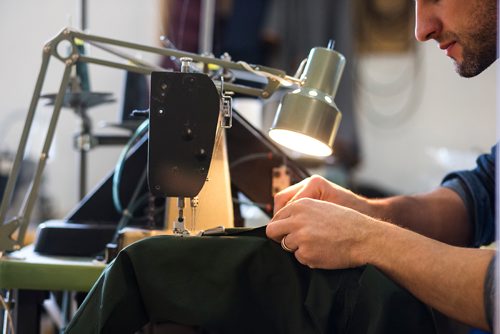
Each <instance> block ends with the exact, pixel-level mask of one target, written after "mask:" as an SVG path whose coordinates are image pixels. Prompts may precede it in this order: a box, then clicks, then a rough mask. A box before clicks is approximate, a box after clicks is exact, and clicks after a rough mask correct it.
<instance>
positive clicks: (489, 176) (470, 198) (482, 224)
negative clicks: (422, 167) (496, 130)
mask: <svg viewBox="0 0 500 334" xmlns="http://www.w3.org/2000/svg"><path fill="white" fill-rule="evenodd" d="M496 150H497V145H495V146H493V148H492V149H491V153H490V154H483V155H480V156H479V157H478V158H477V160H476V163H477V165H476V168H474V169H472V170H463V171H457V172H453V173H450V174H448V175H446V177H445V178H444V179H443V182H442V183H441V185H442V186H443V187H447V188H450V189H452V190H454V191H455V192H456V193H457V194H458V195H459V196H460V197H461V198H462V200H463V201H464V203H465V206H466V207H467V212H468V213H469V221H470V223H471V224H472V225H473V226H474V235H473V239H472V243H471V246H474V247H479V246H482V245H488V244H490V243H492V242H493V241H494V240H495V179H496V176H495V174H496V173H495V160H496Z"/></svg>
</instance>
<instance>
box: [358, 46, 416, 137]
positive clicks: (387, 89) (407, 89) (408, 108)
mask: <svg viewBox="0 0 500 334" xmlns="http://www.w3.org/2000/svg"><path fill="white" fill-rule="evenodd" d="M411 55H412V57H411V64H410V65H409V66H407V67H406V68H405V69H404V70H402V71H401V72H400V74H399V75H398V76H397V77H396V78H395V79H394V80H392V81H390V82H387V83H382V82H380V81H379V82H377V81H376V80H374V79H371V80H368V82H364V81H362V80H361V79H360V77H361V75H359V72H360V66H359V64H358V63H355V64H354V65H353V68H354V72H355V73H356V74H355V75H353V82H354V85H355V86H356V89H354V92H355V96H356V97H358V98H357V99H355V100H357V101H359V100H364V101H367V102H368V106H369V107H368V108H364V109H362V111H364V112H363V114H364V115H365V116H366V117H367V119H368V120H369V121H370V122H372V123H373V124H376V125H378V126H382V127H386V128H387V127H394V126H396V125H398V124H401V123H402V122H404V121H405V120H407V119H408V118H409V117H410V116H411V115H412V114H413V113H415V112H416V110H417V106H418V103H419V101H420V98H421V96H422V92H421V90H422V80H423V79H422V76H423V75H424V73H423V71H422V70H421V68H422V55H420V54H419V52H418V48H417V49H415V50H414V52H413V53H412V54H411ZM363 96H364V97H363ZM401 96H403V98H400V99H399V100H400V101H401V100H402V101H403V102H402V104H401V105H400V106H399V107H396V108H392V109H395V110H394V111H393V112H384V111H383V110H388V108H387V106H391V107H392V106H393V105H394V103H393V102H394V100H395V99H396V98H397V97H401ZM377 98H378V99H379V101H380V99H387V100H389V99H390V101H391V102H390V103H388V104H387V105H385V106H384V105H381V103H380V102H378V103H376V102H375V101H374V100H375V99H377Z"/></svg>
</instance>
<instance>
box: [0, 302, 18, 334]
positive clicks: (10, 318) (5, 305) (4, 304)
mask: <svg viewBox="0 0 500 334" xmlns="http://www.w3.org/2000/svg"><path fill="white" fill-rule="evenodd" d="M0 303H1V304H2V307H3V308H4V309H5V313H7V319H8V322H9V327H10V332H11V334H15V329H14V321H12V314H11V312H10V308H9V306H8V305H7V303H6V302H5V299H4V298H3V296H2V294H0ZM7 332H8V329H7Z"/></svg>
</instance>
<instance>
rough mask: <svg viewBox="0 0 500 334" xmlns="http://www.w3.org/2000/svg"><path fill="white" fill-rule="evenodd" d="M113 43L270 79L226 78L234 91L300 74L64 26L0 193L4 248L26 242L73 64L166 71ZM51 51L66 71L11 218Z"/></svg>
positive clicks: (266, 92)
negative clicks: (63, 46)
mask: <svg viewBox="0 0 500 334" xmlns="http://www.w3.org/2000/svg"><path fill="white" fill-rule="evenodd" d="M77 40H80V41H83V42H84V43H89V44H92V45H95V46H96V47H99V48H100V49H102V50H104V51H106V52H108V53H110V54H113V55H115V56H118V57H121V58H123V59H126V60H128V61H129V62H130V63H129V64H124V63H119V62H115V61H110V60H106V59H102V58H97V57H90V56H85V55H81V54H80V53H79V51H78V48H77V43H79V41H78V42H77ZM63 41H66V42H69V44H70V45H71V53H70V54H69V55H68V56H63V55H61V54H59V52H58V46H59V44H60V43H61V42H63ZM113 46H115V47H120V48H125V49H129V50H136V51H143V52H147V53H152V54H157V55H161V56H169V57H177V58H182V57H189V58H191V59H193V61H196V62H201V63H203V64H206V65H208V64H214V65H218V66H220V67H222V68H224V69H230V70H237V71H242V72H251V73H254V74H258V75H262V76H264V77H266V79H267V84H266V85H265V86H264V87H263V88H261V89H259V88H254V87H249V86H245V85H241V84H234V83H228V82H225V83H224V87H225V89H226V90H229V91H233V92H235V93H241V94H245V95H251V96H257V97H262V98H268V97H270V96H271V95H272V94H273V93H274V92H276V90H277V89H278V88H279V87H280V86H281V85H282V84H283V83H284V82H289V83H290V85H294V84H295V85H296V84H297V79H296V78H294V77H290V76H288V75H286V73H285V72H284V71H282V70H278V69H274V68H270V67H265V66H257V65H248V64H246V63H235V62H232V61H229V60H225V59H217V58H214V57H207V56H202V55H198V54H195V53H190V52H185V51H179V50H175V49H167V48H158V47H152V46H147V45H141V44H136V43H131V42H126V41H121V40H115V39H111V38H106V37H101V36H97V35H90V34H85V33H83V32H80V31H76V30H73V29H71V28H64V29H63V30H62V31H61V32H60V33H59V34H58V35H56V36H55V37H54V38H53V39H52V40H50V41H49V42H47V43H46V44H45V46H44V48H43V56H42V64H41V67H40V71H39V73H38V77H37V81H36V84H35V89H34V92H33V96H32V98H31V103H30V107H29V109H28V113H27V116H26V121H25V123H24V127H23V131H22V134H21V138H20V141H19V146H18V150H17V152H16V156H15V158H14V162H13V165H12V169H11V171H10V174H9V178H8V181H7V184H6V187H5V190H4V194H3V197H2V202H1V204H0V224H1V225H0V253H1V252H5V251H12V250H17V249H19V248H20V247H21V246H22V245H23V243H24V237H25V234H26V230H27V227H28V225H29V220H30V217H31V214H32V211H33V208H34V206H35V202H36V198H37V195H38V192H39V189H40V184H41V180H42V174H43V171H44V169H45V166H46V162H47V158H48V153H49V151H50V147H51V144H52V141H53V138H54V133H55V129H56V127H57V122H58V120H59V114H60V111H61V108H62V105H63V102H64V96H65V92H66V88H67V87H68V83H69V80H70V76H71V69H72V67H73V66H75V65H76V63H77V62H84V63H89V64H97V65H102V66H105V67H111V68H117V69H123V70H127V71H131V72H136V73H142V74H151V73H152V72H153V71H158V70H163V69H162V68H159V67H158V66H157V65H152V64H149V63H147V62H145V61H142V60H139V59H136V58H135V57H132V56H129V55H127V54H125V53H123V52H120V51H118V50H114V49H113V48H112V47H113ZM51 56H52V57H55V58H57V59H59V60H60V61H62V62H63V63H64V64H65V70H64V73H63V76H62V79H61V85H60V87H59V91H58V93H57V96H56V100H55V102H54V109H53V112H52V116H51V120H50V123H49V126H48V128H47V132H46V135H45V139H44V145H43V148H42V152H41V155H40V159H39V161H38V164H37V167H36V170H35V173H34V176H33V179H32V181H31V184H30V186H29V191H28V193H27V195H26V197H25V199H24V201H23V204H22V206H21V209H20V210H19V214H18V215H17V216H15V217H13V218H12V219H10V220H7V212H8V209H9V206H10V204H11V201H12V197H13V193H14V188H15V184H16V182H17V180H18V178H19V173H20V170H21V163H22V160H23V157H24V155H25V152H26V145H27V142H28V138H29V135H30V130H31V127H32V125H33V119H34V116H35V112H36V108H37V106H38V102H39V100H40V95H41V91H42V88H43V84H44V81H45V77H46V74H47V69H48V66H49V62H50V58H51ZM248 81H251V80H248ZM16 231H17V232H18V233H17V236H16V237H15V238H14V237H13V235H14V234H15V233H16Z"/></svg>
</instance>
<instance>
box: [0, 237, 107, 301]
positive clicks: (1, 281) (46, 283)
mask: <svg viewBox="0 0 500 334" xmlns="http://www.w3.org/2000/svg"><path fill="white" fill-rule="evenodd" d="M105 266H106V265H105V264H104V263H102V262H99V261H96V260H95V259H94V258H89V257H69V256H46V255H41V254H38V253H36V252H34V251H33V246H32V245H31V246H26V247H24V248H22V249H21V250H19V251H16V252H12V253H9V254H4V255H3V256H2V257H0V288H2V289H27V290H49V291H59V290H69V291H89V290H90V289H91V288H92V286H93V285H94V283H95V281H97V279H98V278H99V276H100V275H101V273H102V271H103V270H104V268H105Z"/></svg>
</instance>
